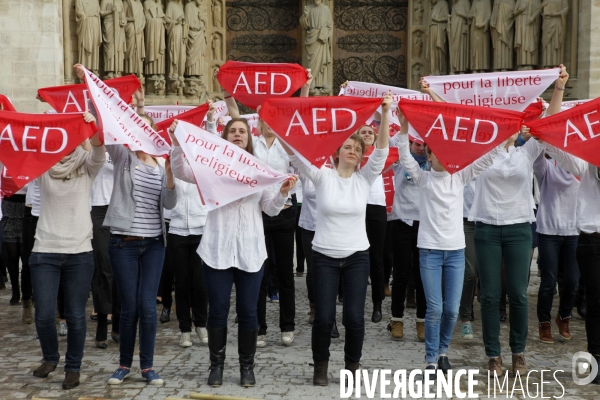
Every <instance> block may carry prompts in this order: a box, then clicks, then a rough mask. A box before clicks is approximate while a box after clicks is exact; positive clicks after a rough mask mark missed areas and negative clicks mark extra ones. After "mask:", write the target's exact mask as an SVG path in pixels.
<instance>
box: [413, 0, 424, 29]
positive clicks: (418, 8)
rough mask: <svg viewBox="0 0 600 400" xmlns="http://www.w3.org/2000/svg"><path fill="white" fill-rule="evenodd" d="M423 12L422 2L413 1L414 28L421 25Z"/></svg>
mask: <svg viewBox="0 0 600 400" xmlns="http://www.w3.org/2000/svg"><path fill="white" fill-rule="evenodd" d="M424 12H425V7H424V6H423V0H414V1H413V17H414V18H413V21H414V24H415V25H416V26H421V25H422V24H423V13H424Z"/></svg>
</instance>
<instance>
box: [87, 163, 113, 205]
mask: <svg viewBox="0 0 600 400" xmlns="http://www.w3.org/2000/svg"><path fill="white" fill-rule="evenodd" d="M113 171H114V167H113V162H112V159H111V158H110V155H109V154H108V152H107V153H106V163H105V164H104V165H103V166H102V169H101V170H100V172H99V173H98V176H96V179H95V180H94V184H93V185H92V196H91V204H92V207H95V206H107V205H108V204H109V203H110V196H112V191H113V184H114V178H113Z"/></svg>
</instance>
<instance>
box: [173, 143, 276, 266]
mask: <svg viewBox="0 0 600 400" xmlns="http://www.w3.org/2000/svg"><path fill="white" fill-rule="evenodd" d="M171 166H172V168H173V173H174V175H175V177H176V178H179V179H181V180H184V181H186V182H190V183H193V182H195V179H194V174H193V172H192V168H191V167H190V166H189V164H187V163H186V162H185V161H184V158H183V151H182V150H181V147H180V146H173V153H172V155H171ZM285 201H286V198H285V197H283V196H282V195H281V194H280V193H279V190H277V192H275V191H273V190H271V189H268V190H263V191H262V192H257V193H254V194H252V195H250V196H247V197H243V198H241V199H239V200H236V201H234V202H232V203H229V204H227V205H225V206H223V207H220V208H217V209H216V210H213V211H210V212H209V213H208V215H207V217H206V225H205V227H204V235H203V236H202V241H201V242H200V247H198V254H199V255H200V258H202V260H203V261H204V263H205V264H206V265H208V266H209V267H211V268H214V269H227V268H231V267H234V268H238V269H241V270H242V271H246V272H258V271H260V268H261V267H262V265H263V262H264V261H265V260H266V259H267V249H266V247H265V234H264V230H263V220H262V214H261V208H262V211H264V212H265V213H266V214H267V215H270V216H275V215H277V214H279V212H280V211H281V209H282V208H283V206H284V205H285Z"/></svg>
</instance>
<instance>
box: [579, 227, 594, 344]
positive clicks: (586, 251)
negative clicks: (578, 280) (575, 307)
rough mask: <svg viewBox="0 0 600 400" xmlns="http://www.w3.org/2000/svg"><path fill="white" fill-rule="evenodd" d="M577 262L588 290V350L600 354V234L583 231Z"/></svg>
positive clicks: (586, 319)
mask: <svg viewBox="0 0 600 400" xmlns="http://www.w3.org/2000/svg"><path fill="white" fill-rule="evenodd" d="M577 263H578V264H579V270H580V271H581V277H582V278H583V282H584V283H585V289H586V291H587V314H586V317H585V331H586V333H587V340H588V352H589V353H591V354H593V355H600V290H598V288H600V234H598V233H594V234H587V233H583V232H581V234H580V235H579V243H578V245H577Z"/></svg>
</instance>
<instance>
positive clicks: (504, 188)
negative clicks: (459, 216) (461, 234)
mask: <svg viewBox="0 0 600 400" xmlns="http://www.w3.org/2000/svg"><path fill="white" fill-rule="evenodd" d="M542 149H543V148H542V146H540V145H539V144H538V141H537V140H533V139H531V140H529V141H528V142H527V143H525V145H523V146H521V147H514V146H511V147H509V148H508V151H506V150H505V151H503V152H501V153H500V154H499V155H498V157H496V159H495V160H494V164H493V165H492V166H491V167H490V168H488V169H486V170H485V172H484V173H483V174H481V178H479V179H478V180H477V186H476V187H477V189H476V191H475V198H474V199H473V205H472V206H471V210H470V211H469V221H481V222H484V223H486V224H490V225H512V224H519V223H523V222H534V221H535V215H534V214H533V209H534V208H535V203H534V201H533V195H532V187H531V185H532V181H533V179H532V168H533V162H534V161H535V159H536V158H537V157H538V155H539V154H540V152H541V151H542Z"/></svg>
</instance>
